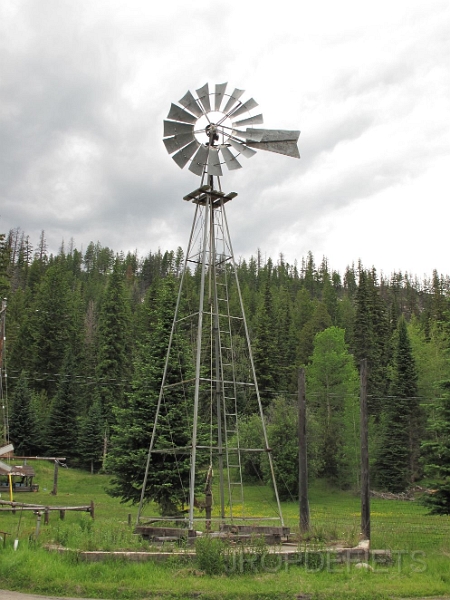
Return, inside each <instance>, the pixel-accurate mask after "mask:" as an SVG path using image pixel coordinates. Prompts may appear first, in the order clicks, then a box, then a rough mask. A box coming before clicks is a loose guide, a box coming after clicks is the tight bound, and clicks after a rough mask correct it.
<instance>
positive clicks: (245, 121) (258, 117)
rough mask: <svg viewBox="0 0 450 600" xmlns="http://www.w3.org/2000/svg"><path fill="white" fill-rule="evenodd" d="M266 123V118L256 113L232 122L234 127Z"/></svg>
mask: <svg viewBox="0 0 450 600" xmlns="http://www.w3.org/2000/svg"><path fill="white" fill-rule="evenodd" d="M263 123H264V119H263V116H262V115H255V116H254V117H249V118H248V119H242V121H236V122H235V123H232V125H233V127H238V126H242V125H262V124H263Z"/></svg>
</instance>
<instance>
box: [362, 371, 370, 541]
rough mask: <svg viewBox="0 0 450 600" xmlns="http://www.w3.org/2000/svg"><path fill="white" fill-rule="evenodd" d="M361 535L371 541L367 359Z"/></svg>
mask: <svg viewBox="0 0 450 600" xmlns="http://www.w3.org/2000/svg"><path fill="white" fill-rule="evenodd" d="M360 384H361V387H360V437H361V533H362V535H363V538H364V539H365V540H370V483H369V426H368V416H367V359H364V360H362V361H361V368H360Z"/></svg>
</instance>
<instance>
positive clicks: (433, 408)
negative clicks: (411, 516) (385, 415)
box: [422, 381, 450, 515]
mask: <svg viewBox="0 0 450 600" xmlns="http://www.w3.org/2000/svg"><path fill="white" fill-rule="evenodd" d="M441 389H442V392H443V393H442V397H440V398H438V399H436V400H435V401H434V402H433V403H432V404H429V405H428V406H427V413H428V414H427V416H428V419H427V431H428V434H429V438H428V440H427V441H425V442H423V443H422V452H423V454H424V461H425V474H426V475H427V476H428V477H430V478H432V479H433V483H432V484H431V486H430V487H431V488H432V491H431V492H430V493H429V494H427V495H425V496H424V498H423V502H424V504H425V505H426V506H427V507H428V508H429V509H430V512H431V513H432V514H437V515H449V514H450V382H449V381H445V382H442V383H441Z"/></svg>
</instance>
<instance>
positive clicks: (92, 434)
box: [78, 398, 105, 473]
mask: <svg viewBox="0 0 450 600" xmlns="http://www.w3.org/2000/svg"><path fill="white" fill-rule="evenodd" d="M104 439H105V421H104V419H103V414H102V407H101V405H100V401H99V400H98V398H96V399H94V402H93V403H92V405H91V406H90V408H89V411H88V413H87V415H86V416H85V417H82V418H81V425H80V427H79V435H78V447H79V448H80V449H81V452H80V465H82V466H83V467H88V468H89V469H90V471H91V473H93V472H94V471H96V470H97V469H99V468H100V466H101V464H102V460H103V447H104Z"/></svg>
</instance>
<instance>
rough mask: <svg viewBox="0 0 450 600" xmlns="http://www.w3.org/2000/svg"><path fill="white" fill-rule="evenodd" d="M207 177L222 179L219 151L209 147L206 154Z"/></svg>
mask: <svg viewBox="0 0 450 600" xmlns="http://www.w3.org/2000/svg"><path fill="white" fill-rule="evenodd" d="M208 175H215V176H216V177H222V167H221V166H220V159H219V149H218V148H214V147H210V148H209V153H208Z"/></svg>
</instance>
